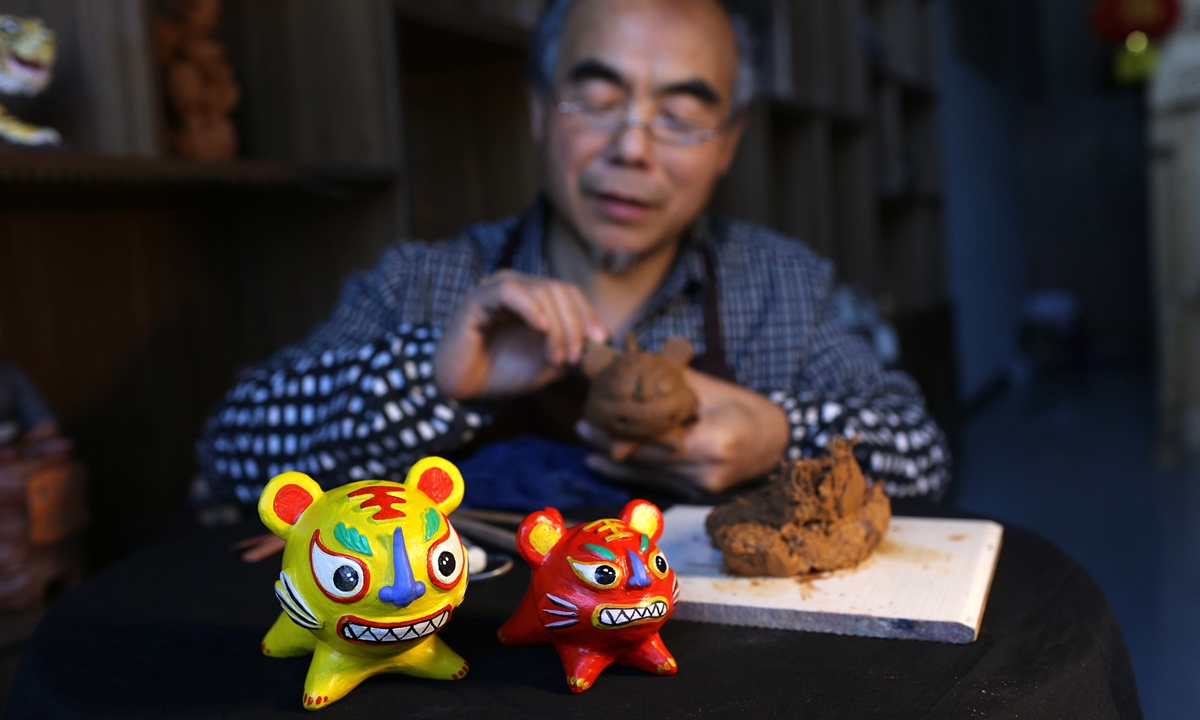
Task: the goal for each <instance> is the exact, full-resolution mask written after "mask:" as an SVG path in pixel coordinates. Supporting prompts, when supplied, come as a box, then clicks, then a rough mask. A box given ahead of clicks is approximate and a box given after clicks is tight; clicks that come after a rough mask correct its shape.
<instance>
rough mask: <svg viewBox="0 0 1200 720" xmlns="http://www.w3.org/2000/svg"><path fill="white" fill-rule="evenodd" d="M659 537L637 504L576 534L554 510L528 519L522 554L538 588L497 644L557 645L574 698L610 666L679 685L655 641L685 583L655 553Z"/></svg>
mask: <svg viewBox="0 0 1200 720" xmlns="http://www.w3.org/2000/svg"><path fill="white" fill-rule="evenodd" d="M662 530H663V516H662V512H661V511H660V510H659V509H658V508H657V507H656V506H655V505H653V504H652V503H649V502H646V501H645V500H631V501H630V502H629V504H627V505H626V506H625V508H624V509H623V510H622V511H621V516H620V517H619V518H610V519H606V520H596V521H595V522H590V523H587V524H585V525H576V526H575V527H572V528H567V527H566V525H565V523H564V522H563V518H562V515H561V514H560V513H559V512H558V510H555V509H554V508H546V509H545V510H542V511H540V512H535V513H532V514H530V515H529V516H528V517H526V518H525V520H524V521H523V522H522V523H521V527H520V529H518V530H517V549H518V550H519V551H520V553H521V556H522V557H524V558H525V561H526V562H528V563H529V565H530V567H532V568H533V579H532V581H531V582H530V584H529V590H528V591H526V593H525V597H524V598H523V599H522V600H521V604H520V606H519V607H518V608H517V611H516V612H515V613H513V616H512V617H511V618H509V619H508V622H506V623H504V625H503V627H501V628H500V631H499V632H498V633H497V636H498V637H499V638H500V642H501V643H503V644H504V645H532V644H536V643H553V644H554V647H555V649H556V650H558V655H559V657H560V658H561V659H562V663H563V668H564V669H565V670H566V673H567V685H569V686H570V688H571V692H576V693H580V692H583V691H584V690H587V689H588V688H589V687H591V686H592V685H593V684H594V683H595V682H596V678H597V677H598V676H599V675H600V673H601V672H602V671H603V670H604V668H606V667H608V666H609V665H611V664H612V663H614V662H615V663H617V664H619V665H628V666H629V667H633V668H638V669H641V670H645V671H646V672H652V673H656V674H658V675H674V674H675V671H676V669H677V665H676V664H675V658H674V657H672V656H671V653H670V651H668V650H667V647H666V646H665V645H663V641H662V638H661V637H659V635H658V631H659V629H660V628H661V627H662V625H663V623H664V622H666V621H667V618H668V617H669V616H670V615H671V611H672V610H673V609H674V608H675V603H676V601H677V600H678V599H679V582H678V581H677V580H676V579H675V573H674V572H673V571H672V570H671V566H670V565H669V564H668V563H667V558H666V557H665V556H664V555H663V553H662V551H661V550H659V549H658V546H657V545H656V543H657V542H658V539H659V537H661V536H662Z"/></svg>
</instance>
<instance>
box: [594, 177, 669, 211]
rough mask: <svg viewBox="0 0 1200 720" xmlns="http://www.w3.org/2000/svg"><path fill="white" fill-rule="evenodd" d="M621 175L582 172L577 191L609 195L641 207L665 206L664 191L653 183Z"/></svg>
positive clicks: (645, 179)
mask: <svg viewBox="0 0 1200 720" xmlns="http://www.w3.org/2000/svg"><path fill="white" fill-rule="evenodd" d="M622 175H624V174H623V173H619V174H615V175H614V174H613V173H612V172H611V171H607V170H584V171H583V172H582V173H581V174H580V176H579V189H580V190H582V191H583V192H584V193H586V194H588V195H609V196H614V197H618V198H621V199H625V200H630V201H632V202H637V203H641V204H643V205H650V206H659V205H664V204H666V202H667V193H666V191H665V190H663V189H662V188H661V187H658V186H657V185H656V184H655V183H654V182H653V181H651V180H648V179H647V178H644V177H642V176H640V175H635V174H629V175H626V176H624V177H622Z"/></svg>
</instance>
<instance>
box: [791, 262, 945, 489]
mask: <svg viewBox="0 0 1200 720" xmlns="http://www.w3.org/2000/svg"><path fill="white" fill-rule="evenodd" d="M813 286H814V287H813V291H814V296H813V303H814V306H815V307H817V308H820V311H819V319H818V322H817V323H816V327H815V328H813V330H812V336H811V338H812V339H811V341H810V346H809V352H808V353H807V362H805V363H804V367H803V368H802V369H801V370H800V373H799V376H798V379H797V382H796V387H797V388H799V390H790V391H775V392H771V393H769V394H768V395H769V397H770V398H771V399H772V400H773V401H774V402H775V403H776V404H778V405H779V406H780V407H781V408H783V410H784V412H785V413H786V414H787V417H788V424H789V425H790V427H791V436H790V440H789V442H788V449H787V453H788V456H789V457H791V458H793V459H795V458H801V457H811V456H812V455H813V454H814V453H817V452H823V451H824V448H825V446H826V444H827V443H828V442H829V440H830V439H831V438H832V437H834V436H836V435H842V436H845V437H852V438H853V437H857V438H858V445H857V446H856V447H855V457H856V458H857V459H858V461H859V463H860V465H861V466H862V468H863V472H864V473H865V474H866V475H867V476H868V477H870V478H872V479H874V480H876V481H882V482H883V483H884V489H885V490H886V492H887V494H888V495H889V496H890V497H894V498H905V497H925V498H929V499H932V500H938V499H941V497H942V496H943V495H944V494H945V492H946V490H947V488H948V486H949V483H950V470H951V463H952V461H951V457H950V451H949V443H948V441H947V439H946V436H945V434H943V433H942V431H941V429H940V428H939V427H938V425H937V423H936V422H935V421H934V420H933V418H932V417H931V416H930V415H929V413H928V411H927V410H926V409H925V401H924V398H923V397H922V395H921V390H920V388H919V387H918V386H917V384H916V383H915V382H914V381H913V380H912V378H910V377H909V376H908V375H906V374H904V373H903V372H900V371H895V370H892V371H889V370H885V369H884V368H883V366H882V364H881V363H880V361H879V357H878V356H877V355H876V354H875V350H874V349H873V348H872V347H871V345H870V344H869V343H868V342H867V341H866V339H865V338H863V337H862V336H861V335H858V334H857V333H853V332H850V331H848V330H847V329H846V328H845V327H844V326H843V325H842V321H841V318H840V315H839V313H838V311H837V308H836V306H835V305H834V302H833V292H832V291H833V269H832V266H829V265H828V264H826V265H825V266H824V267H823V269H822V272H821V273H819V274H818V277H817V278H816V281H815V282H814V283H813Z"/></svg>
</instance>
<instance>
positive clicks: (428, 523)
mask: <svg viewBox="0 0 1200 720" xmlns="http://www.w3.org/2000/svg"><path fill="white" fill-rule="evenodd" d="M462 497H463V480H462V475H461V474H460V473H459V472H458V468H456V467H455V466H454V465H452V464H451V463H449V462H447V461H446V460H443V459H441V458H426V459H424V460H422V461H421V462H419V463H417V464H416V465H414V466H413V468H412V470H410V471H409V473H408V477H407V478H406V479H405V481H404V483H403V484H400V483H394V482H385V481H382V480H368V481H365V482H357V483H351V484H349V485H344V486H342V487H339V488H335V489H333V490H330V491H329V492H322V490H321V487H320V486H319V485H317V483H316V482H315V481H313V479H312V478H310V477H308V476H307V475H304V474H301V473H298V472H288V473H284V474H282V475H279V476H278V477H276V478H275V479H273V480H271V482H269V483H268V484H267V486H266V488H265V489H264V490H263V493H262V496H261V497H260V498H259V501H258V513H259V515H260V516H261V517H262V521H263V523H265V524H266V526H267V527H268V528H270V530H271V531H272V532H274V533H275V534H276V535H279V536H280V537H282V538H283V539H284V540H286V541H287V546H286V547H285V549H284V551H283V572H281V573H279V581H278V582H276V583H275V595H276V596H277V597H278V598H279V603H280V604H281V605H282V606H283V613H282V614H281V615H280V616H279V619H277V620H276V621H275V624H274V625H273V626H272V627H271V629H270V631H269V632H268V633H267V636H266V637H265V638H264V639H263V642H262V651H263V653H265V654H267V655H270V656H272V657H295V656H300V655H307V654H309V653H312V656H313V659H312V664H311V665H309V668H308V677H307V678H306V679H305V681H304V697H303V702H304V707H305V708H307V709H309V710H319V709H321V708H323V707H326V706H327V705H329V704H330V703H333V702H336V701H338V700H340V699H341V698H343V697H344V696H345V695H346V693H348V692H350V691H351V690H353V689H354V688H355V687H356V686H357V685H358V684H359V683H360V682H362V681H363V680H365V679H366V678H368V677H370V676H372V675H376V674H379V673H403V674H405V675H413V676H416V677H423V678H432V679H436V680H458V679H460V678H462V677H463V676H465V675H466V674H467V663H466V662H464V661H463V659H462V658H461V657H459V656H458V654H457V653H455V652H454V651H453V650H451V649H450V648H449V647H448V646H447V645H446V644H445V643H444V642H442V641H441V639H440V638H438V636H437V634H436V633H437V632H438V630H441V629H442V628H443V627H444V626H445V624H446V623H447V622H448V621H449V620H450V615H451V613H452V612H453V610H454V608H456V607H458V605H459V604H460V603H461V602H462V599H463V593H465V592H466V589H467V560H466V553H465V552H464V550H463V546H462V542H460V541H459V538H458V533H457V532H455V530H454V528H453V527H452V526H451V525H450V521H449V520H448V519H447V517H446V516H447V515H449V514H450V513H451V512H452V511H453V510H454V509H455V508H457V507H458V504H459V503H460V502H461V501H462Z"/></svg>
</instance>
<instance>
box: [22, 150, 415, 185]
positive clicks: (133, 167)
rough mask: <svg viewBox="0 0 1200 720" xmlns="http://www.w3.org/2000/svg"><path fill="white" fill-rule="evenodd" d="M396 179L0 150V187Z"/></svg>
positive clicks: (387, 173) (375, 172)
mask: <svg viewBox="0 0 1200 720" xmlns="http://www.w3.org/2000/svg"><path fill="white" fill-rule="evenodd" d="M395 179H396V171H395V170H394V169H392V168H390V167H386V166H353V167H325V168H306V167H299V166H296V165H291V164H288V163H281V162H275V161H270V160H237V161H234V162H197V161H191V160H176V159H149V158H136V157H108V156H103V155H81V154H71V153H61V152H53V151H51V152H35V151H26V150H0V183H4V184H59V185H175V186H206V185H207V186H222V185H234V186H238V187H285V188H286V187H294V188H298V189H311V190H314V191H318V192H319V191H322V189H327V188H328V187H329V186H362V185H379V184H386V183H390V182H392V181H393V180H395Z"/></svg>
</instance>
